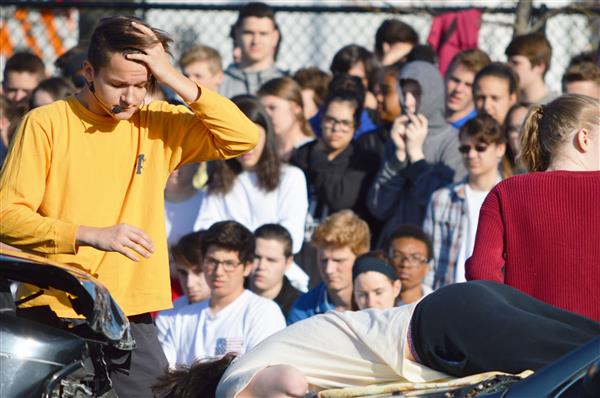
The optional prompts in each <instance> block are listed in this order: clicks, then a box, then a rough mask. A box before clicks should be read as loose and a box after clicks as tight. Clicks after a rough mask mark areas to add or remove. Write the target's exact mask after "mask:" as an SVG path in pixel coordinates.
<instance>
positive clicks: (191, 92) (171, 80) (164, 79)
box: [125, 22, 200, 102]
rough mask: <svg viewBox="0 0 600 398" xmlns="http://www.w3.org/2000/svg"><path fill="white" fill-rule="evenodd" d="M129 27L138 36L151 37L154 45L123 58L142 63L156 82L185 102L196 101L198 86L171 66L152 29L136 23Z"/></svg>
mask: <svg viewBox="0 0 600 398" xmlns="http://www.w3.org/2000/svg"><path fill="white" fill-rule="evenodd" d="M131 26H133V27H134V28H135V29H137V30H138V31H139V32H140V35H148V36H150V37H152V38H153V39H154V42H155V44H154V45H152V46H150V47H147V48H145V49H144V52H145V53H139V52H129V53H127V54H126V55H125V57H126V58H127V59H129V60H131V61H138V62H142V63H144V64H145V65H146V66H147V67H148V69H149V70H150V73H152V75H153V76H154V77H155V78H156V80H158V81H159V82H161V83H163V84H166V85H167V86H169V87H170V88H172V89H173V90H174V91H175V92H176V93H177V94H179V96H180V97H181V98H183V99H184V100H185V101H188V102H193V101H195V100H196V99H198V97H199V96H200V91H199V90H198V86H197V85H196V83H194V82H193V81H191V80H190V79H188V78H187V77H185V76H184V75H183V74H181V72H179V71H178V70H177V69H176V68H175V67H174V66H173V65H172V64H171V61H170V59H169V54H168V53H167V52H166V51H165V49H164V47H163V45H162V43H161V42H160V41H159V40H158V38H157V37H156V34H154V32H153V31H152V29H150V28H149V27H147V26H145V25H143V24H141V23H138V22H131Z"/></svg>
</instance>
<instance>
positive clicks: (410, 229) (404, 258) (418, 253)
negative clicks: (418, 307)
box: [388, 224, 433, 305]
mask: <svg viewBox="0 0 600 398" xmlns="http://www.w3.org/2000/svg"><path fill="white" fill-rule="evenodd" d="M432 253H433V249H432V247H431V239H430V238H429V236H428V235H427V234H426V233H425V232H424V231H423V230H422V229H421V227H419V226H418V225H414V224H403V225H400V226H398V227H397V228H396V229H395V230H394V231H393V232H392V235H391V237H390V244H389V247H388V257H389V258H390V264H391V265H392V266H393V267H394V269H395V271H396V274H398V277H399V278H400V282H401V283H402V287H401V289H400V296H399V297H398V299H397V300H396V305H404V304H410V303H414V302H416V301H418V300H420V299H421V298H422V297H425V296H427V295H428V294H429V293H431V292H432V290H431V287H429V285H427V284H426V283H425V277H426V276H427V273H428V272H429V268H430V267H429V263H430V259H431V258H432Z"/></svg>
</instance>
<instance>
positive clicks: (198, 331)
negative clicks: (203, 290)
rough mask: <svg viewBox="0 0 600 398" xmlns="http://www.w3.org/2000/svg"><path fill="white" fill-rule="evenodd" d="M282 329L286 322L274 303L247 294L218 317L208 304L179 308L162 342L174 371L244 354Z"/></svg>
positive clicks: (201, 303) (250, 293)
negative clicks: (227, 354)
mask: <svg viewBox="0 0 600 398" xmlns="http://www.w3.org/2000/svg"><path fill="white" fill-rule="evenodd" d="M283 328H285V318H284V317H283V314H282V313H281V310H280V309H279V306H278V305H277V304H276V303H275V302H274V301H272V300H267V299H265V298H262V297H260V296H258V295H256V294H254V293H252V292H251V291H249V290H244V292H243V293H242V294H241V295H240V296H239V297H238V298H237V299H235V300H234V301H233V302H231V303H230V304H229V305H227V306H226V307H224V308H223V309H221V310H220V311H219V312H217V313H216V314H213V313H212V311H211V310H210V307H209V300H205V301H201V302H199V303H194V304H190V305H186V306H183V307H180V308H178V310H177V312H176V313H175V314H173V316H172V319H171V322H170V327H169V329H168V330H167V331H166V335H165V336H164V337H162V338H161V339H160V341H161V343H162V347H163V351H164V352H165V355H166V357H167V360H168V361H169V366H171V367H174V366H175V365H179V364H183V365H191V364H192V363H193V362H194V361H195V360H197V359H201V358H207V357H213V358H214V357H221V356H223V355H225V354H226V353H228V352H237V353H239V354H243V353H245V352H246V351H248V350H250V349H252V348H253V347H254V346H256V345H257V344H258V343H260V342H261V341H263V340H264V339H265V338H267V337H268V336H270V335H272V334H273V333H275V332H277V331H279V330H281V329H283Z"/></svg>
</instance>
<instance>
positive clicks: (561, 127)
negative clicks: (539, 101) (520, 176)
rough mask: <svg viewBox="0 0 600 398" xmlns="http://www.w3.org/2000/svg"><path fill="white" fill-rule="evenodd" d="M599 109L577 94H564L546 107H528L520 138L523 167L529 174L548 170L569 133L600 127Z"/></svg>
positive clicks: (597, 104)
mask: <svg viewBox="0 0 600 398" xmlns="http://www.w3.org/2000/svg"><path fill="white" fill-rule="evenodd" d="M599 106H600V103H599V101H598V99H596V98H592V97H588V96H585V95H580V94H565V95H562V96H560V97H558V98H557V99H555V100H554V101H552V102H550V103H548V104H547V105H534V106H532V107H531V108H530V109H529V113H528V114H527V117H526V118H525V122H524V124H523V135H522V136H521V146H522V154H521V158H522V160H523V163H524V164H525V166H527V168H528V169H529V170H530V171H544V170H546V169H548V167H549V166H550V163H551V161H552V159H553V158H554V157H555V156H556V155H557V153H558V152H559V151H560V147H561V146H562V145H564V144H565V143H566V142H568V141H569V137H570V136H571V133H572V132H573V130H576V129H578V128H580V127H582V126H584V125H590V126H597V125H598V123H600V120H599V119H600V115H599V113H598V108H599Z"/></svg>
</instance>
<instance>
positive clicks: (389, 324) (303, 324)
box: [216, 303, 447, 398]
mask: <svg viewBox="0 0 600 398" xmlns="http://www.w3.org/2000/svg"><path fill="white" fill-rule="evenodd" d="M415 306H416V303H413V304H408V305H405V306H402V307H394V308H391V309H388V310H378V309H369V310H364V311H357V312H351V311H347V312H335V311H330V312H328V313H326V314H321V315H315V316H313V317H310V318H308V319H305V320H303V321H300V322H296V323H294V324H292V325H290V326H288V327H287V328H286V329H284V330H283V331H281V332H279V333H276V334H274V335H273V336H271V337H269V338H268V339H266V340H265V341H263V342H262V343H261V344H259V345H258V346H257V347H256V348H255V349H253V350H252V351H250V352H248V353H246V354H244V355H242V356H241V357H239V358H237V359H236V360H234V362H233V363H232V364H231V365H230V366H229V368H228V369H227V370H226V371H225V374H224V375H223V377H221V381H220V382H219V385H218V386H217V394H216V395H217V396H218V397H224V398H232V397H235V396H236V394H238V393H239V392H240V391H242V390H243V389H244V388H245V387H246V386H247V385H248V383H250V381H251V380H252V378H253V377H254V376H255V375H256V374H257V373H258V372H259V371H260V370H262V369H264V368H266V367H268V366H274V365H289V366H293V367H295V368H296V369H298V370H299V371H300V372H302V373H303V374H304V375H305V376H306V378H307V379H308V382H309V384H310V385H311V388H312V389H317V390H320V389H324V388H343V387H351V386H364V385H368V384H374V383H386V382H392V381H399V380H402V379H406V380H408V381H412V382H422V381H430V380H435V379H438V378H441V377H447V375H444V374H442V373H439V372H437V371H435V370H433V369H430V368H428V367H426V366H424V365H421V364H419V363H416V362H412V361H410V360H408V359H405V358H404V352H405V347H406V337H407V333H408V326H409V323H410V319H411V317H412V314H413V312H414V309H415Z"/></svg>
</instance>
